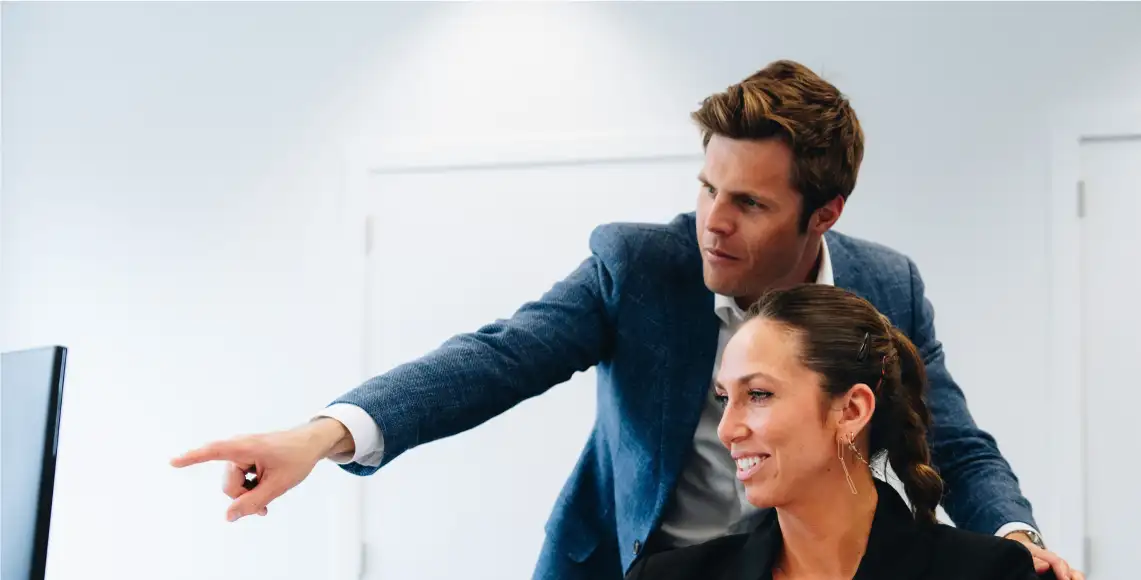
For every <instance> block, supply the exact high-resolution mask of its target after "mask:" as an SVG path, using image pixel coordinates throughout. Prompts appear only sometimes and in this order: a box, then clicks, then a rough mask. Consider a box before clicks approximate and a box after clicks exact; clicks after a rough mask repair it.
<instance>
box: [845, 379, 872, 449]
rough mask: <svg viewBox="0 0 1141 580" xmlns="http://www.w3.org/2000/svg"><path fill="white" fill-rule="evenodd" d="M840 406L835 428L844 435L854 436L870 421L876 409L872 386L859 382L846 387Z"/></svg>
mask: <svg viewBox="0 0 1141 580" xmlns="http://www.w3.org/2000/svg"><path fill="white" fill-rule="evenodd" d="M842 400H843V405H842V406H841V407H840V420H839V423H838V424H837V425H836V427H837V429H838V430H839V432H840V433H841V434H843V435H844V436H845V437H848V436H851V437H855V436H856V435H858V434H859V433H860V432H861V431H863V430H864V427H866V426H867V425H868V423H871V421H872V413H875V410H876V394H875V392H873V391H872V388H871V387H869V386H868V385H866V384H864V383H859V384H857V385H855V386H853V387H852V388H851V389H848V394H846V395H844V398H843V399H842Z"/></svg>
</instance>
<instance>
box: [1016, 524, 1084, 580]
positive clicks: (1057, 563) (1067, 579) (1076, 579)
mask: <svg viewBox="0 0 1141 580" xmlns="http://www.w3.org/2000/svg"><path fill="white" fill-rule="evenodd" d="M1006 538H1007V539H1009V540H1015V541H1017V542H1020V543H1021V544H1022V545H1024V546H1026V548H1027V549H1028V550H1030V555H1031V556H1033V557H1034V570H1035V571H1036V572H1038V573H1039V574H1041V573H1043V572H1045V571H1047V570H1050V569H1053V570H1054V576H1057V578H1058V580H1085V575H1084V574H1082V573H1081V572H1079V571H1077V570H1075V569H1073V568H1070V565H1069V564H1068V563H1066V561H1065V560H1063V559H1062V557H1061V556H1059V555H1057V554H1055V553H1053V552H1051V551H1049V550H1047V549H1045V548H1042V547H1040V546H1038V545H1037V544H1035V543H1034V541H1033V540H1031V539H1030V536H1028V535H1027V534H1026V533H1025V532H1012V533H1009V534H1007V535H1006Z"/></svg>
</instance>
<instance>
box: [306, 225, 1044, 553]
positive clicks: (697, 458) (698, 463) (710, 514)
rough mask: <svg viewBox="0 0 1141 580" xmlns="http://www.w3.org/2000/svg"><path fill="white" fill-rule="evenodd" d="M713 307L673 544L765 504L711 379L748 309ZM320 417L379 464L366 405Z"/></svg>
mask: <svg viewBox="0 0 1141 580" xmlns="http://www.w3.org/2000/svg"><path fill="white" fill-rule="evenodd" d="M820 253H821V256H820V268H819V271H818V272H817V275H816V283H817V284H827V285H829V286H831V285H833V283H834V281H833V275H832V259H831V255H830V254H829V252H828V244H827V242H825V241H824V240H823V239H821V245H820ZM713 309H714V312H715V313H716V314H717V317H718V318H719V319H720V320H721V331H720V333H719V334H718V338H717V356H716V358H715V359H714V364H713V374H712V375H711V377H710V389H709V394H708V396H706V398H705V405H704V407H703V408H702V411H701V420H700V421H699V422H698V424H697V430H696V432H695V433H694V435H693V447H694V449H693V453H691V454H690V455H689V459H688V460H687V462H686V464H685V467H684V468H683V469H682V473H681V474H680V476H679V477H678V482H677V487H676V491H675V493H674V495H673V499H672V501H671V502H670V504H669V505H667V506H666V511H665V514H664V516H663V518H662V524H661V528H660V530H659V532H658V533H659V534H661V535H662V536H663V538H662V539H663V540H664V541H665V542H666V544H667V545H670V546H673V547H681V546H688V545H692V544H698V543H701V542H705V541H708V540H712V539H714V538H719V537H721V536H724V535H727V534H734V533H742V532H746V531H749V530H751V529H752V527H753V525H754V523H755V521H756V517H757V516H758V514H760V513H761V510H760V509H758V508H756V507H754V506H753V505H752V504H750V503H749V502H748V500H747V499H746V498H745V488H744V485H743V484H742V483H741V482H740V481H738V480H737V477H736V472H737V466H736V464H735V463H734V462H733V458H732V457H731V456H730V455H729V452H728V450H726V449H725V446H724V445H722V444H721V441H720V440H719V439H718V438H717V425H718V424H719V423H720V422H721V413H722V409H721V405H720V404H719V403H718V402H717V399H716V398H715V397H714V390H713V380H712V378H713V377H715V376H716V375H717V371H718V369H719V368H720V367H721V353H722V351H723V350H724V349H725V344H726V343H727V342H729V337H731V336H732V335H733V333H734V332H735V331H736V330H737V328H738V327H739V326H740V325H741V323H742V322H744V319H745V313H744V311H742V310H741V308H740V307H739V306H737V302H736V300H734V299H733V298H730V297H727V296H721V295H716V296H714V302H713ZM318 416H319V417H330V418H333V419H336V420H338V421H340V422H341V423H342V424H344V426H345V428H346V429H347V430H348V431H349V434H350V435H351V436H352V438H353V443H354V445H355V448H356V450H355V451H354V453H353V456H352V457H348V456H345V457H334V458H331V459H332V460H333V461H335V462H337V463H340V464H346V463H354V462H355V463H359V464H361V465H365V466H371V467H375V466H378V465H380V462H381V458H382V457H383V456H384V436H383V434H382V433H381V432H380V427H379V426H377V424H376V421H374V420H373V418H372V416H370V415H369V414H368V413H367V412H366V411H365V410H364V409H361V408H360V407H357V406H356V405H351V404H347V403H337V404H334V405H330V406H329V407H326V408H325V409H324V410H323V411H322V412H321V413H319V414H318ZM1019 530H1034V528H1033V527H1032V526H1030V525H1027V524H1024V523H1021V522H1012V523H1009V524H1006V525H1004V526H1002V527H1001V528H999V530H998V531H997V532H996V535H999V536H1005V535H1006V534H1009V533H1011V532H1015V531H1019Z"/></svg>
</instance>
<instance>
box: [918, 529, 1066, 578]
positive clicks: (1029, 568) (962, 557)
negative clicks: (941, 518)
mask: <svg viewBox="0 0 1141 580" xmlns="http://www.w3.org/2000/svg"><path fill="white" fill-rule="evenodd" d="M931 540H932V548H933V560H934V561H933V562H932V567H931V569H932V570H940V571H941V572H942V571H944V570H945V571H947V573H945V574H943V573H941V575H940V577H946V578H960V577H961V578H979V579H993V580H1039V579H1040V578H1042V579H1044V578H1049V576H1042V577H1040V576H1038V574H1037V573H1036V572H1035V571H1034V559H1033V558H1032V557H1031V556H1030V550H1028V549H1026V547H1025V546H1023V545H1022V544H1020V543H1019V542H1016V541H1014V540H1008V539H1006V538H1000V537H998V536H992V535H987V534H980V533H976V532H969V531H966V530H961V529H958V528H954V527H951V526H947V525H943V524H937V525H935V526H932V529H931ZM951 571H954V573H950V572H951Z"/></svg>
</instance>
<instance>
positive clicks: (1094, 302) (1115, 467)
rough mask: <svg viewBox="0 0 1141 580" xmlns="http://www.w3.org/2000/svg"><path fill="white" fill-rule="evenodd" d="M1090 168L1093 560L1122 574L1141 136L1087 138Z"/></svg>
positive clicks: (1129, 555)
mask: <svg viewBox="0 0 1141 580" xmlns="http://www.w3.org/2000/svg"><path fill="white" fill-rule="evenodd" d="M1081 172H1082V180H1083V181H1084V184H1085V185H1084V187H1085V217H1084V219H1083V221H1082V224H1081V230H1082V241H1081V247H1082V250H1081V252H1082V256H1081V263H1082V289H1081V292H1082V314H1081V316H1082V341H1083V345H1082V358H1083V361H1082V373H1083V377H1082V385H1083V389H1084V399H1085V417H1084V423H1085V449H1084V452H1085V464H1086V494H1087V499H1086V501H1087V505H1086V511H1087V526H1088V531H1087V533H1088V536H1089V542H1090V546H1089V547H1090V553H1089V562H1088V564H1087V567H1088V571H1089V577H1090V578H1091V580H1121V579H1124V578H1136V577H1137V575H1138V572H1137V560H1136V553H1137V548H1138V547H1141V532H1139V528H1138V525H1139V523H1141V495H1138V491H1137V489H1138V483H1139V482H1141V458H1139V456H1138V441H1139V440H1141V439H1139V435H1141V431H1139V430H1138V429H1139V425H1141V406H1139V405H1138V401H1139V400H1141V399H1139V395H1141V298H1139V297H1141V270H1138V265H1139V264H1141V227H1139V226H1138V223H1137V220H1138V217H1139V216H1141V138H1137V139H1119V140H1106V141H1097V142H1087V143H1084V144H1083V145H1082V156H1081Z"/></svg>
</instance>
